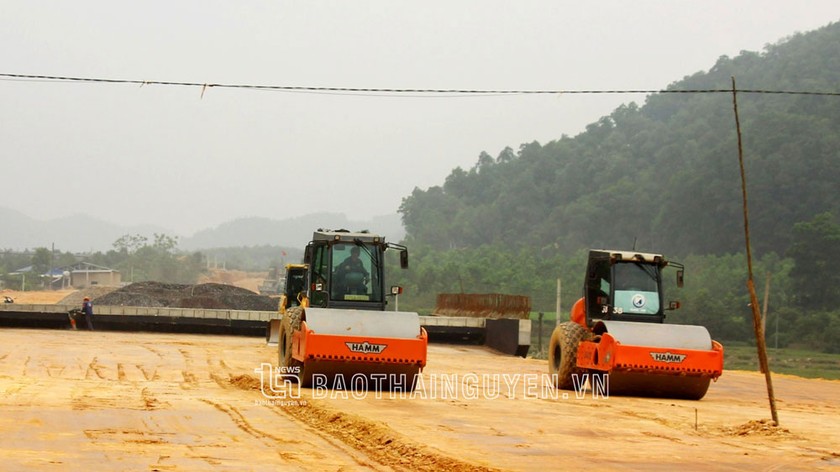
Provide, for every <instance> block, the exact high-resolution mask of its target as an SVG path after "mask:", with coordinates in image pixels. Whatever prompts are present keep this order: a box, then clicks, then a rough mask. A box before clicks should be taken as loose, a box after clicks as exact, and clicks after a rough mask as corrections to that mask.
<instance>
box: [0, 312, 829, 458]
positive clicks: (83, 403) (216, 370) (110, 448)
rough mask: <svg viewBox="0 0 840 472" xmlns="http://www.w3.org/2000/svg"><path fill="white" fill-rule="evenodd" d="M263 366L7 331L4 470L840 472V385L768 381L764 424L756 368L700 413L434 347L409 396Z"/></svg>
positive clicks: (171, 338)
mask: <svg viewBox="0 0 840 472" xmlns="http://www.w3.org/2000/svg"><path fill="white" fill-rule="evenodd" d="M275 358H276V353H275V350H274V349H273V348H270V347H267V346H266V345H265V344H264V342H263V341H262V339H257V338H245V337H233V336H206V335H183V334H152V333H121V332H81V331H80V332H71V331H58V330H23V329H10V328H4V329H2V330H0V411H2V414H0V431H3V441H2V443H0V458H2V469H3V470H36V469H37V470H133V471H136V470H148V471H155V470H158V471H172V470H174V471H177V470H342V471H349V470H453V471H454V470H471V469H472V470H539V469H546V468H550V469H553V470H567V469H572V468H581V469H583V468H586V469H587V470H616V469H632V470H663V471H665V470H667V471H671V470H680V469H682V470H733V471H734V470H814V469H824V470H836V471H840V446H838V445H840V405H838V399H840V382H833V381H821V380H807V379H800V378H796V377H784V376H779V375H776V376H775V377H774V379H775V387H776V393H777V397H778V404H779V408H780V419H781V423H782V425H781V426H782V427H781V428H774V427H771V426H770V425H769V424H767V423H761V422H760V420H761V419H763V418H768V417H769V409H768V406H767V400H766V395H765V390H764V380H763V376H761V375H758V374H756V373H748V372H725V373H724V376H723V377H722V378H721V379H720V380H719V381H718V382H717V383H715V384H713V385H712V386H711V388H710V391H709V394H708V395H707V396H706V398H704V399H703V400H702V401H699V402H691V401H676V400H662V399H644V398H619V397H609V398H594V393H593V392H591V391H588V392H585V393H584V395H583V396H582V398H578V396H577V395H576V393H575V392H559V393H558V392H556V391H553V392H552V391H551V390H550V389H547V390H543V389H542V387H541V386H540V382H541V376H542V374H543V372H544V371H545V370H546V366H545V361H540V360H534V359H520V358H512V357H504V356H500V355H497V354H495V353H493V352H491V351H488V350H485V349H483V348H480V347H463V346H447V345H434V344H433V345H430V346H429V365H428V367H427V369H426V371H425V372H424V374H423V382H422V383H421V385H420V386H419V387H418V389H417V390H416V391H415V392H414V393H413V394H411V395H394V398H391V395H390V394H389V393H387V392H386V393H383V394H382V395H381V398H376V397H377V395H375V394H373V393H370V392H369V393H368V394H367V395H364V394H362V393H356V392H352V391H344V392H339V391H330V390H310V389H302V390H298V389H296V388H292V387H289V386H283V385H277V384H276V382H275V383H274V384H272V383H270V382H269V380H271V379H275V380H277V376H276V372H274V371H273V370H271V369H270V368H268V367H267V365H273V364H274V362H275ZM264 364H266V365H264ZM272 387H274V390H272ZM264 393H265V395H264ZM563 393H565V394H566V395H565V397H564V395H563ZM270 397H271V398H270Z"/></svg>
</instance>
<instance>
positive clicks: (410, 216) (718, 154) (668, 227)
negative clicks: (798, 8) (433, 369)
mask: <svg viewBox="0 0 840 472" xmlns="http://www.w3.org/2000/svg"><path fill="white" fill-rule="evenodd" d="M838 44H840V23H832V24H830V25H828V26H826V27H824V28H822V29H819V30H817V31H814V32H810V33H807V34H797V35H795V36H793V37H790V38H787V39H785V40H783V41H780V42H779V43H777V44H774V45H770V46H768V47H766V48H765V50H764V52H762V53H756V52H742V53H741V54H740V55H739V56H738V57H735V58H729V57H721V58H720V59H719V60H718V61H717V63H716V64H715V65H714V66H713V67H712V68H711V69H710V70H709V71H707V72H699V73H697V74H694V75H692V76H690V77H686V78H684V79H683V80H680V81H678V82H675V83H673V84H672V85H670V86H669V87H668V88H669V90H691V89H731V77H732V76H734V77H736V80H737V84H738V88H739V89H751V90H787V91H824V92H840V83H838V79H839V78H840V48H838V47H837V45H838ZM738 102H739V112H740V116H741V125H742V132H743V138H744V153H745V160H746V163H747V167H746V170H747V178H748V183H749V187H748V191H749V196H750V206H751V214H750V216H751V222H750V224H751V230H752V232H753V237H754V247H755V249H756V252H757V253H758V254H763V253H766V252H769V251H775V252H778V253H784V252H785V251H786V250H787V249H788V248H789V247H790V245H791V243H792V228H793V225H794V224H796V223H798V222H802V221H808V220H811V219H812V218H813V217H814V216H815V215H817V214H820V213H823V212H832V213H833V214H835V215H838V214H840V199H838V198H837V194H838V190H840V183H838V182H840V133H839V132H838V130H840V97H837V96H808V95H788V94H764V93H740V94H739V97H738ZM401 213H402V216H403V221H404V223H405V227H406V230H407V233H408V238H409V240H411V241H413V242H415V243H420V244H422V245H429V246H431V247H434V248H438V249H447V248H467V247H477V246H480V245H483V244H494V245H505V246H512V247H522V246H527V247H535V246H536V247H545V246H553V247H557V248H560V249H564V250H576V249H579V248H583V247H592V246H604V247H631V246H632V245H633V243H634V240H635V241H636V247H637V249H639V250H649V251H658V252H667V253H672V254H674V253H676V254H689V253H691V254H725V253H729V252H733V251H740V250H742V248H743V223H742V208H741V187H740V175H739V171H738V154H737V143H736V133H735V122H734V114H733V109H732V96H731V94H729V93H692V94H655V95H651V96H648V97H647V99H646V102H645V104H644V105H643V106H641V107H640V106H638V105H636V104H635V103H630V104H627V105H624V106H621V107H619V108H618V109H616V110H615V111H614V112H613V113H611V114H610V115H609V116H605V117H603V118H602V119H601V120H599V121H598V122H597V123H593V124H591V125H589V126H588V127H587V129H586V131H585V132H583V133H581V134H579V135H577V136H574V137H568V136H563V137H561V138H560V139H557V140H555V141H551V142H549V143H546V144H544V145H541V144H540V143H537V142H533V143H528V144H522V145H521V146H520V147H519V149H518V150H516V151H514V150H512V149H510V148H507V149H505V150H503V151H502V152H501V153H499V155H498V156H497V157H496V158H493V157H492V156H490V155H489V154H487V153H481V155H480V157H479V159H478V162H477V163H476V164H475V166H474V167H473V168H471V169H469V170H464V169H462V168H457V169H455V170H453V171H452V173H451V174H450V175H449V176H448V177H447V178H446V181H445V182H444V183H443V185H441V186H436V187H432V188H429V189H426V190H421V189H415V190H414V192H413V193H412V194H411V195H410V196H408V197H406V198H404V199H403V202H402V206H401Z"/></svg>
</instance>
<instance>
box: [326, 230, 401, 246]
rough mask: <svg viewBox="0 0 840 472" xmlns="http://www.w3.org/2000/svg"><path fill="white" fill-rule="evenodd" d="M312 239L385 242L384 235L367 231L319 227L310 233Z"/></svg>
mask: <svg viewBox="0 0 840 472" xmlns="http://www.w3.org/2000/svg"><path fill="white" fill-rule="evenodd" d="M312 240H313V241H341V242H349V243H352V242H355V241H361V242H363V243H374V244H380V243H384V242H385V237H384V236H380V235H378V234H373V233H370V232H367V231H358V232H351V231H348V230H346V229H339V230H330V229H319V230H318V231H315V232H314V233H312Z"/></svg>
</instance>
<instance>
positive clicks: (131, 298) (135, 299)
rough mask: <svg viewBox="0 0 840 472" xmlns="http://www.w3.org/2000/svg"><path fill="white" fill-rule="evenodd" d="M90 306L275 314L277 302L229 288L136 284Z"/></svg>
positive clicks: (226, 286) (235, 288)
mask: <svg viewBox="0 0 840 472" xmlns="http://www.w3.org/2000/svg"><path fill="white" fill-rule="evenodd" d="M93 304H94V305H107V306H144V307H170V308H207V309H219V310H257V311H277V299H276V298H271V297H267V296H264V295H258V294H256V293H254V292H252V291H250V290H247V289H244V288H240V287H236V286H233V285H225V284H216V283H207V284H199V285H185V284H164V283H160V282H136V283H133V284H131V285H127V286H125V287H123V288H121V289H118V290H114V291H113V292H111V293H108V294H107V295H104V296H101V297H99V298H95V299H94V300H93Z"/></svg>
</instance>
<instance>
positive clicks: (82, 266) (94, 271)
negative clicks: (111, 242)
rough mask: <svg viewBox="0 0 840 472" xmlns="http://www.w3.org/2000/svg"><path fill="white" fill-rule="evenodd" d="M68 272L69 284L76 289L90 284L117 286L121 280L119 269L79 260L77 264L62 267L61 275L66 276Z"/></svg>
mask: <svg viewBox="0 0 840 472" xmlns="http://www.w3.org/2000/svg"><path fill="white" fill-rule="evenodd" d="M68 272H69V273H70V274H69V277H70V280H69V282H70V286H71V287H73V288H77V289H78V288H86V287H90V286H92V285H104V286H106V287H117V286H119V285H120V283H121V282H122V275H121V274H120V271H118V270H114V269H109V268H107V267H102V266H98V265H96V264H91V263H90V262H79V263H78V264H75V265H72V266H70V267H68V268H64V269H62V277H66V276H67V273H68Z"/></svg>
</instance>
